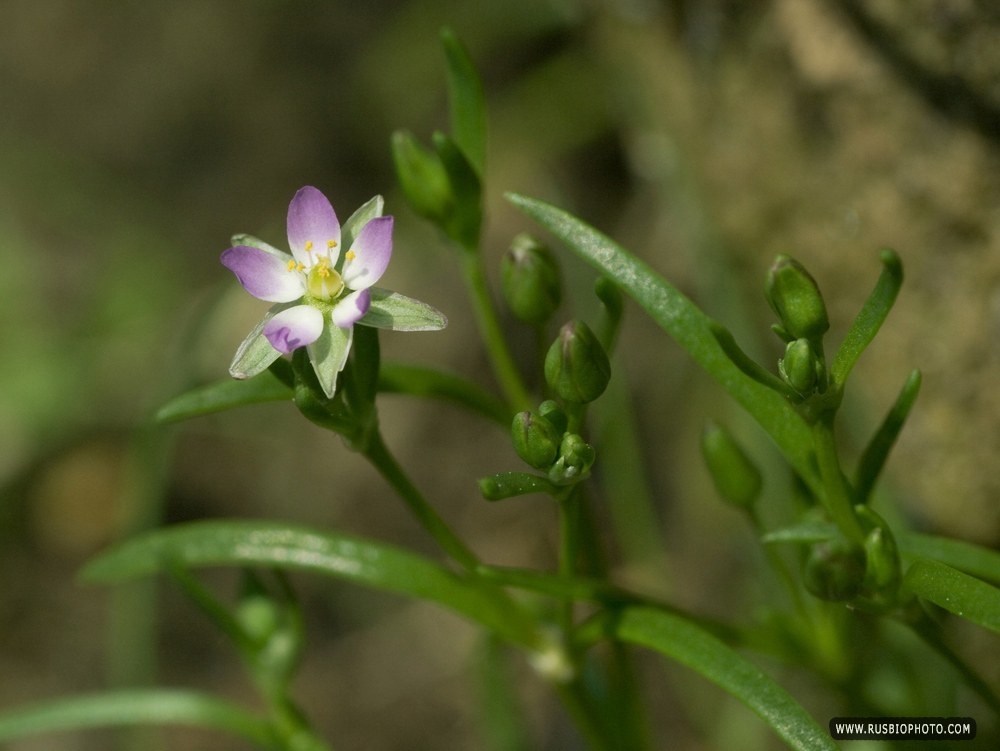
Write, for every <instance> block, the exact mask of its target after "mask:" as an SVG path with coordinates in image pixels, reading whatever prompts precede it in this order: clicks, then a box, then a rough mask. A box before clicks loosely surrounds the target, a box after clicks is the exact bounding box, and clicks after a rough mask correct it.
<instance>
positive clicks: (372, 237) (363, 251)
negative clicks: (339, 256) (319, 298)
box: [343, 216, 392, 289]
mask: <svg viewBox="0 0 1000 751" xmlns="http://www.w3.org/2000/svg"><path fill="white" fill-rule="evenodd" d="M350 253H353V254H354V257H353V258H351V257H350ZM391 257H392V217H391V216H378V217H375V218H374V219H372V220H371V221H370V222H368V224H366V225H365V226H364V227H363V228H362V229H361V232H359V233H358V239H357V240H355V241H354V244H353V245H351V247H350V250H349V251H348V255H347V256H345V258H346V260H345V261H344V274H343V276H344V283H345V284H346V285H347V286H348V287H350V288H351V289H367V288H368V287H371V286H372V285H373V284H375V282H377V281H378V280H379V277H381V276H382V274H383V272H385V268H386V266H388V265H389V258H391Z"/></svg>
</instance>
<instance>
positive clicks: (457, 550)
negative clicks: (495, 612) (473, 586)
mask: <svg viewBox="0 0 1000 751" xmlns="http://www.w3.org/2000/svg"><path fill="white" fill-rule="evenodd" d="M362 454H364V456H365V458H366V459H368V461H370V462H371V463H372V465H373V466H374V467H375V469H377V470H378V471H379V474H381V475H382V477H384V478H385V480H386V481H387V482H388V483H389V484H390V485H391V486H392V487H393V489H394V490H395V491H396V493H397V494H399V497H400V498H402V499H403V503H405V504H406V507H407V508H408V509H409V510H410V512H411V513H412V514H413V515H414V516H415V517H416V518H417V521H418V522H420V525H421V526H422V527H423V528H424V529H426V530H427V531H428V533H430V535H431V537H433V538H434V539H435V540H436V541H437V543H438V545H440V546H441V548H442V550H444V551H445V552H446V553H447V554H448V555H450V556H451V557H452V558H454V559H455V561H457V562H458V563H459V564H461V565H462V566H463V567H464V568H466V569H468V570H470V571H474V570H475V568H476V566H478V565H479V561H478V560H476V556H475V555H474V554H473V553H472V551H471V550H469V549H468V548H467V547H466V546H465V543H463V542H462V541H461V540H460V539H459V537H458V535H456V534H455V533H454V532H453V531H452V529H451V527H449V526H448V525H447V523H445V521H444V519H442V518H441V517H440V516H439V515H438V513H437V511H435V510H434V508H433V506H431V505H430V504H429V503H428V502H427V499H426V498H424V496H423V494H422V493H421V492H420V491H419V490H418V489H417V486H416V485H414V484H413V482H412V481H411V480H410V478H409V477H408V476H407V475H406V472H404V471H403V468H402V467H400V466H399V463H398V462H397V461H396V459H395V457H393V455H392V454H391V453H389V449H388V448H387V447H386V445H385V441H384V440H383V439H382V434H381V432H380V431H379V430H378V429H377V428H376V429H375V430H373V431H372V432H371V434H370V436H369V439H368V441H366V443H365V446H364V448H363V449H362Z"/></svg>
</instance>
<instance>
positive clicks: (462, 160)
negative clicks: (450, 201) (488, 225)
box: [432, 132, 483, 252]
mask: <svg viewBox="0 0 1000 751" xmlns="http://www.w3.org/2000/svg"><path fill="white" fill-rule="evenodd" d="M432 140H433V141H434V149H435V150H436V151H437V153H438V157H439V158H440V159H441V164H443V165H444V169H445V172H447V173H448V182H449V184H450V185H451V191H452V194H453V196H454V198H455V205H454V206H453V207H452V211H451V213H450V214H449V215H448V216H447V217H446V218H445V221H444V223H443V224H442V225H441V229H442V230H443V231H444V233H445V234H446V235H447V236H448V237H450V238H451V239H452V240H454V241H455V242H457V243H458V244H459V245H461V246H462V247H463V248H465V249H466V250H469V251H473V252H475V251H476V250H477V249H478V247H479V230H480V227H481V226H482V223H483V207H482V198H483V188H482V182H481V180H480V178H479V175H478V174H476V170H475V168H474V167H473V166H472V164H471V163H470V162H469V160H468V158H467V157H466V156H465V153H464V152H463V151H462V150H461V149H460V148H459V147H458V144H456V143H455V142H454V141H453V140H452V139H451V138H449V137H448V136H447V135H445V134H444V133H440V132H438V133H434V135H433V137H432Z"/></svg>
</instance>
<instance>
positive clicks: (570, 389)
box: [545, 320, 611, 404]
mask: <svg viewBox="0 0 1000 751" xmlns="http://www.w3.org/2000/svg"><path fill="white" fill-rule="evenodd" d="M545 380H546V381H548V384H549V386H551V387H552V390H553V391H555V392H556V394H558V395H559V396H560V397H562V398H563V399H565V400H566V401H570V402H578V403H580V404H585V403H587V402H592V401H593V400H594V399H596V398H597V397H599V396H600V395H601V394H603V393H604V389H606V388H607V387H608V381H610V380H611V363H610V362H609V361H608V355H607V353H606V352H605V351H604V347H602V346H601V343H600V342H599V341H598V340H597V337H596V336H594V332H593V331H591V330H590V327H589V326H587V324H585V323H584V322H583V321H579V320H574V321H570V322H569V323H567V324H566V325H565V326H563V327H562V328H561V329H560V330H559V336H558V337H557V338H556V340H555V341H554V342H553V343H552V346H551V347H550V348H549V352H548V354H547V355H546V356H545Z"/></svg>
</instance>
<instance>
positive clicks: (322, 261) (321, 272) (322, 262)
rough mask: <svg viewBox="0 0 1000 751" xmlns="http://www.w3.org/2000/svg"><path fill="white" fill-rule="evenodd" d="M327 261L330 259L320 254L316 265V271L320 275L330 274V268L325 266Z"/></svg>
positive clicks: (326, 275)
mask: <svg viewBox="0 0 1000 751" xmlns="http://www.w3.org/2000/svg"><path fill="white" fill-rule="evenodd" d="M328 263H330V259H329V258H327V257H326V256H321V257H320V259H319V264H318V265H317V266H316V273H317V274H319V275H320V276H322V277H328V276H330V269H328V268H327V264H328Z"/></svg>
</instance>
